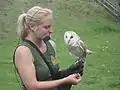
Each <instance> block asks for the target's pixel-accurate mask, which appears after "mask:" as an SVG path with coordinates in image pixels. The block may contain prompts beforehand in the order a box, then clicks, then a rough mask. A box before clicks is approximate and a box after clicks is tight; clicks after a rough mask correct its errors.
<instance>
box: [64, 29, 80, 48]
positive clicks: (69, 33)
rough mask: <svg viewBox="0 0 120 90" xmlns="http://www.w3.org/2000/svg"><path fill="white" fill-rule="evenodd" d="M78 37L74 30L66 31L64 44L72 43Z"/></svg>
mask: <svg viewBox="0 0 120 90" xmlns="http://www.w3.org/2000/svg"><path fill="white" fill-rule="evenodd" d="M79 39H80V37H79V36H78V35H77V33H75V32H74V31H66V32H65V33H64V41H65V44H66V45H69V46H70V45H73V44H74V43H75V42H77V41H78V40H79Z"/></svg>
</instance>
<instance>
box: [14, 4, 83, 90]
mask: <svg viewBox="0 0 120 90" xmlns="http://www.w3.org/2000/svg"><path fill="white" fill-rule="evenodd" d="M18 31H19V35H20V38H21V40H22V42H21V44H20V45H19V46H18V47H17V48H16V50H15V53H14V64H15V67H16V69H17V71H18V74H19V76H20V78H21V81H22V85H23V90H43V89H44V90H58V89H57V87H58V86H60V85H63V84H78V83H79V82H80V80H81V76H80V74H79V73H76V74H71V75H64V77H63V76H62V77H61V76H59V75H60V74H61V73H60V71H59V66H58V63H57V61H56V59H55V51H54V49H53V48H52V45H51V44H50V43H49V41H46V40H44V39H45V38H46V37H49V36H50V35H51V34H52V33H53V29H52V11H51V10H50V9H45V8H41V7H39V6H34V7H32V8H31V9H29V10H28V12H27V13H24V14H21V15H20V16H19V18H18ZM45 59H46V60H45ZM48 64H49V65H48ZM51 70H52V73H51Z"/></svg>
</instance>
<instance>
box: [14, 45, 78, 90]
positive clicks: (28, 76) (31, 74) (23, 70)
mask: <svg viewBox="0 0 120 90" xmlns="http://www.w3.org/2000/svg"><path fill="white" fill-rule="evenodd" d="M33 61H34V59H33V56H32V54H31V52H30V50H29V49H28V48H27V47H25V46H20V47H18V48H17V50H16V53H15V64H16V67H17V69H18V71H19V74H20V76H21V79H22V81H23V83H24V84H25V86H26V88H27V89H28V90H38V89H48V88H53V87H56V86H58V85H60V84H64V83H71V84H78V83H79V81H80V76H79V75H78V74H74V75H70V76H68V77H66V78H63V79H59V80H53V81H37V80H36V75H35V67H34V64H33ZM78 77H79V78H78Z"/></svg>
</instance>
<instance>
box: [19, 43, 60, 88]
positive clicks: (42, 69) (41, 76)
mask: <svg viewBox="0 0 120 90" xmlns="http://www.w3.org/2000/svg"><path fill="white" fill-rule="evenodd" d="M45 43H46V46H47V51H46V52H45V53H44V54H43V55H44V57H45V58H46V60H47V62H48V63H49V65H50V67H51V69H52V71H53V72H54V74H56V75H57V72H58V70H59V65H58V61H57V59H56V55H55V50H54V49H53V47H52V45H51V44H50V42H49V41H47V42H45ZM21 45H24V46H26V47H28V48H29V49H30V51H31V53H32V55H33V57H34V66H35V70H36V78H37V80H38V81H50V80H52V75H51V73H50V69H49V67H48V65H47V64H46V63H45V61H44V60H43V58H42V57H41V55H40V53H39V51H38V48H37V47H36V46H35V45H34V44H33V43H32V42H31V44H30V43H27V42H23V43H22V44H21ZM22 86H23V90H27V89H26V88H25V86H24V84H23V83H22ZM47 90H57V88H52V89H47Z"/></svg>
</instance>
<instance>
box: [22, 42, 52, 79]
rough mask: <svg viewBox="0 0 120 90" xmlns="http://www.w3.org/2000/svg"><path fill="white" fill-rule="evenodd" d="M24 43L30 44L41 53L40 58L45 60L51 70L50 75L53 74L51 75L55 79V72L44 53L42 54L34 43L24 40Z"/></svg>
mask: <svg viewBox="0 0 120 90" xmlns="http://www.w3.org/2000/svg"><path fill="white" fill-rule="evenodd" d="M24 42H26V43H28V44H30V45H31V46H32V47H34V48H35V49H36V50H37V51H38V52H39V54H40V56H41V57H42V58H43V60H44V62H45V63H46V64H47V66H48V68H49V70H50V73H51V75H52V78H54V72H53V70H52V68H51V66H50V64H49V63H48V61H47V60H46V58H45V56H44V55H43V54H42V52H41V51H40V50H39V49H38V48H37V46H36V45H35V44H34V43H32V42H31V41H30V40H24Z"/></svg>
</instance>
